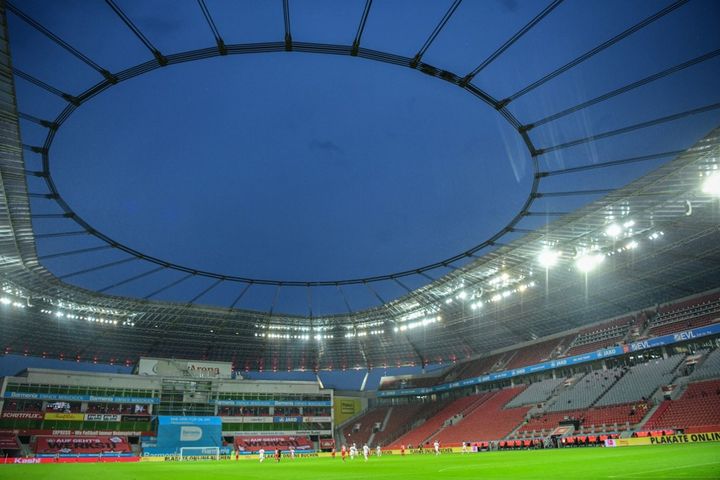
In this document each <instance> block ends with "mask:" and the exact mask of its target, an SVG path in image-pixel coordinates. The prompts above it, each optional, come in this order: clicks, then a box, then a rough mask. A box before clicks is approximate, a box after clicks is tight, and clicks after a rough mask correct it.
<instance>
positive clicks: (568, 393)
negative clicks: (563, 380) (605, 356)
mask: <svg viewBox="0 0 720 480" xmlns="http://www.w3.org/2000/svg"><path fill="white" fill-rule="evenodd" d="M621 372H622V369H620V368H611V369H608V370H594V371H592V372H590V373H588V374H587V375H585V376H583V377H582V378H577V377H574V378H575V381H574V383H573V384H572V385H571V386H569V387H567V388H566V389H565V390H562V391H561V392H560V394H559V395H558V397H557V399H556V400H555V401H554V402H553V403H552V404H551V405H550V406H549V407H548V411H551V412H560V411H563V410H578V409H583V408H588V407H590V405H592V404H593V403H595V401H596V400H597V399H598V398H600V396H601V395H602V394H604V393H605V392H606V391H607V390H608V389H609V388H610V387H611V386H612V385H613V384H614V383H615V382H616V381H617V380H618V379H619V378H620V375H621Z"/></svg>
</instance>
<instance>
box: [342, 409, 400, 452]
mask: <svg viewBox="0 0 720 480" xmlns="http://www.w3.org/2000/svg"><path fill="white" fill-rule="evenodd" d="M389 408H390V407H379V408H373V409H371V410H368V411H367V412H365V414H364V415H362V416H360V417H358V418H356V419H355V420H353V421H351V422H350V423H349V424H348V425H346V426H345V427H344V428H343V429H342V432H341V433H342V435H343V438H342V439H341V440H340V441H339V442H338V447H340V445H342V444H343V443H344V444H346V445H352V444H353V443H356V444H358V445H364V444H365V443H367V441H368V439H369V438H370V436H371V435H372V433H373V429H374V427H375V425H376V424H378V423H379V424H381V425H382V422H383V421H384V420H385V416H386V415H387V412H388V410H389Z"/></svg>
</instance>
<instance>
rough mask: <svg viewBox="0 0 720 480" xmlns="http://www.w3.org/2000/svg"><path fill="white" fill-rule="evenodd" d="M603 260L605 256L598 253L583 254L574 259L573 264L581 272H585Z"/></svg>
mask: <svg viewBox="0 0 720 480" xmlns="http://www.w3.org/2000/svg"><path fill="white" fill-rule="evenodd" d="M603 260H605V256H603V255H602V254H599V253H590V254H584V255H581V256H580V257H578V258H577V260H575V266H576V267H577V269H578V270H580V271H581V272H584V273H587V272H590V271H592V270H594V269H595V268H596V267H597V266H598V265H600V264H601V263H602V261H603Z"/></svg>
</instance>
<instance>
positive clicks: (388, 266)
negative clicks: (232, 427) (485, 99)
mask: <svg viewBox="0 0 720 480" xmlns="http://www.w3.org/2000/svg"><path fill="white" fill-rule="evenodd" d="M51 153H52V162H51V172H52V176H53V179H54V180H55V183H56V185H57V187H58V190H59V192H60V193H61V195H62V196H63V198H64V200H65V201H66V202H67V203H68V204H69V205H70V206H71V207H72V208H73V209H74V210H75V212H77V213H78V215H80V216H81V217H82V218H83V219H84V220H85V221H87V222H88V223H89V224H91V225H92V227H93V228H95V229H96V230H98V231H100V232H103V234H105V235H107V236H108V237H110V238H112V239H114V240H116V241H118V242H120V243H123V244H125V245H127V246H129V247H131V248H133V249H135V250H137V251H140V252H142V253H143V254H146V255H149V256H154V257H157V258H160V259H163V260H167V261H171V262H173V263H176V264H179V265H183V266H187V267H190V268H194V269H198V270H206V271H212V272H217V273H220V274H227V275H238V276H244V277H252V278H273V279H282V280H288V281H306V280H308V281H317V280H328V279H337V278H352V277H364V276H372V275H378V274H385V273H389V272H394V271H402V270H407V269H413V268H417V267H418V266H421V265H425V264H428V263H432V262H436V261H438V260H441V259H444V258H447V257H450V256H453V255H455V254H457V253H458V252H461V251H465V250H467V249H469V248H471V247H473V246H474V245H477V244H478V243H480V242H481V241H483V240H484V239H486V238H488V237H489V236H490V235H492V234H494V233H495V232H497V231H498V230H500V229H502V227H503V226H504V225H506V224H507V222H508V221H509V220H510V219H511V218H512V217H513V216H514V215H515V214H516V213H517V211H518V210H519V209H520V208H521V207H522V205H523V203H524V202H525V200H526V198H527V192H528V191H529V189H530V184H531V182H532V170H531V167H530V161H529V154H528V152H527V149H526V148H525V146H524V144H523V143H522V140H521V139H520V137H519V135H518V134H517V132H516V131H515V130H514V129H513V128H512V127H511V126H510V125H509V124H508V123H507V122H506V121H505V120H504V119H503V118H502V117H501V116H500V115H498V113H497V112H496V111H494V110H493V109H491V108H489V107H488V106H486V105H485V104H483V103H481V102H479V101H478V100H477V99H476V98H475V97H472V96H471V95H469V94H468V93H467V92H465V91H463V90H461V89H459V88H457V87H456V86H454V85H451V84H449V83H447V82H442V81H438V80H437V79H435V78H432V77H429V76H425V75H420V74H418V72H416V71H413V70H410V69H402V68H396V67H393V66H388V65H384V64H379V63H376V62H371V61H367V60H359V59H354V58H349V57H334V56H327V55H322V56H319V55H310V54H286V53H276V54H267V55H253V56H242V57H227V58H213V59H206V60H203V61H196V62H192V63H187V64H180V65H173V66H170V67H166V68H162V69H157V70H154V71H152V72H151V73H148V74H145V75H142V76H140V77H137V78H134V79H132V80H130V81H126V82H122V83H120V84H118V85H117V86H114V87H112V88H110V89H109V90H108V91H106V92H104V93H103V94H102V95H99V96H97V97H95V98H93V99H92V100H91V101H89V102H87V103H86V104H83V106H82V107H81V108H79V109H78V110H77V111H76V112H75V113H73V115H72V116H71V117H70V118H69V119H68V120H67V121H66V122H65V123H64V124H63V126H62V128H61V129H60V130H59V132H58V135H57V137H56V139H55V141H54V143H53V146H52V152H51Z"/></svg>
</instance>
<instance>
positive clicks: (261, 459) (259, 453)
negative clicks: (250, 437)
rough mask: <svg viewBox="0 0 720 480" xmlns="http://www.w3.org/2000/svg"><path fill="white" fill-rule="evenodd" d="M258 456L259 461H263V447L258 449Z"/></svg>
mask: <svg viewBox="0 0 720 480" xmlns="http://www.w3.org/2000/svg"><path fill="white" fill-rule="evenodd" d="M258 458H259V459H260V463H262V462H264V461H265V449H264V448H261V449H260V450H258Z"/></svg>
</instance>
